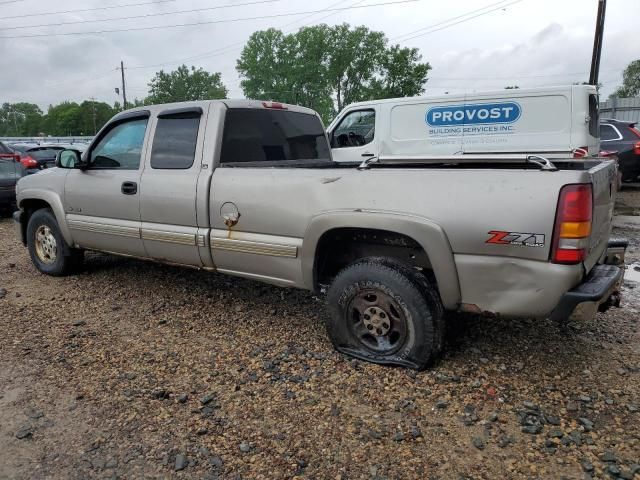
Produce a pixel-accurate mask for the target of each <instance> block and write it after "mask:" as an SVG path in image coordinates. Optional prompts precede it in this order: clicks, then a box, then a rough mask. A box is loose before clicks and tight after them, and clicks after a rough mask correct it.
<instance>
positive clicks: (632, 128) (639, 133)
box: [629, 127, 640, 137]
mask: <svg viewBox="0 0 640 480" xmlns="http://www.w3.org/2000/svg"><path fill="white" fill-rule="evenodd" d="M629 130H631V133H633V134H634V135H635V136H636V137H640V130H638V129H637V128H636V127H629Z"/></svg>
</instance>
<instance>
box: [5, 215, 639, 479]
mask: <svg viewBox="0 0 640 480" xmlns="http://www.w3.org/2000/svg"><path fill="white" fill-rule="evenodd" d="M621 233H623V234H625V235H631V236H633V238H634V239H635V240H634V243H633V244H632V248H631V251H630V258H631V259H634V260H636V261H637V260H638V259H640V245H638V240H637V238H638V237H640V236H639V235H638V232H632V231H627V232H621ZM9 264H15V265H14V266H13V267H9ZM632 287H633V288H632ZM0 288H2V289H5V290H6V295H5V296H4V298H2V299H0V331H2V332H3V339H4V344H3V348H1V349H0V478H18V479H22V478H24V479H27V478H142V477H145V478H173V477H175V478H197V479H201V478H221V479H232V478H245V479H276V478H278V479H279V478H314V479H315V478H317V479H325V478H329V479H345V480H346V479H360V478H362V479H370V478H378V479H396V478H403V479H405V478H406V479H436V478H442V479H444V478H446V479H449V478H453V479H456V478H471V477H473V478H476V479H481V478H482V479H484V478H486V479H494V478H563V477H564V478H569V479H573V478H575V479H582V478H584V476H585V474H586V475H592V476H593V477H594V478H605V477H606V475H609V478H613V477H611V475H617V476H618V478H632V476H633V475H634V474H635V475H636V477H637V478H640V477H638V474H637V473H634V472H635V471H634V468H640V467H637V464H640V414H639V413H638V411H637V407H636V406H637V405H639V404H640V348H639V345H640V329H639V328H640V327H639V326H638V318H639V313H638V312H639V310H640V300H639V299H638V295H637V294H635V292H640V285H639V286H638V288H635V286H632V285H628V286H627V291H626V292H625V294H627V297H626V298H627V300H626V302H627V303H626V305H625V308H624V309H620V310H612V311H610V312H607V313H605V314H599V315H598V316H597V318H596V319H594V320H593V321H591V322H587V323H582V324H571V325H569V328H567V329H561V328H560V327H559V326H558V325H556V324H554V323H552V322H548V321H531V320H505V319H488V318H478V317H468V316H452V317H451V318H449V319H448V325H449V331H448V334H447V352H448V353H447V354H446V355H445V356H444V357H443V358H442V360H441V361H440V362H439V363H438V364H437V365H435V366H434V368H432V369H431V370H428V371H425V372H419V373H416V372H410V371H405V370H402V369H398V368H385V367H380V366H377V365H370V364H366V363H363V362H359V361H354V360H349V359H347V358H345V357H343V356H341V355H339V354H337V353H335V352H334V351H333V350H332V348H331V345H330V344H329V342H328V340H327V337H326V334H325V331H324V325H323V320H324V310H323V306H322V303H321V302H319V301H318V300H317V299H315V298H314V297H313V296H312V295H311V294H308V293H306V292H299V291H293V290H286V289H279V288H275V287H270V286H265V285H261V284H258V283H254V282H251V281H246V280H240V279H234V278H230V277H225V276H222V275H213V274H207V273H203V272H195V271H191V270H181V269H178V268H172V267H165V266H159V265H155V264H147V263H143V262H138V261H133V260H128V259H122V258H116V257H112V256H106V255H98V254H92V255H89V257H88V260H87V265H86V270H85V271H84V272H83V273H81V274H79V275H76V276H72V277H67V278H50V277H46V276H43V275H40V274H38V273H37V272H36V271H35V269H34V268H33V267H32V266H31V263H30V261H29V258H28V255H27V252H26V250H25V249H24V248H22V247H21V246H20V245H19V244H18V243H17V242H16V241H15V239H14V236H13V228H12V225H11V224H10V222H9V221H8V220H2V221H0ZM16 293H20V294H21V296H19V297H18V296H16V295H15V294H16ZM81 322H84V323H81ZM622 369H624V372H625V373H624V375H622V374H620V373H619V371H622ZM630 407H631V408H630ZM634 408H635V409H634ZM40 414H42V415H40ZM25 427H28V432H29V433H28V434H26V431H24V432H23V433H20V436H21V437H22V438H21V439H19V438H17V437H18V435H17V433H18V432H21V431H22V429H23V428H25ZM523 430H524V431H523ZM612 467H613V468H612ZM615 471H618V472H619V473H614V472H615ZM638 471H640V470H638Z"/></svg>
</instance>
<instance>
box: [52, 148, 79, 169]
mask: <svg viewBox="0 0 640 480" xmlns="http://www.w3.org/2000/svg"><path fill="white" fill-rule="evenodd" d="M81 165H82V159H81V158H80V152H79V151H78V150H60V151H59V152H58V154H57V155H56V167H60V168H79V167H80V166H81Z"/></svg>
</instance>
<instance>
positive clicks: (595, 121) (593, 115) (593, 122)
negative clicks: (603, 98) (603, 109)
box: [589, 94, 600, 138]
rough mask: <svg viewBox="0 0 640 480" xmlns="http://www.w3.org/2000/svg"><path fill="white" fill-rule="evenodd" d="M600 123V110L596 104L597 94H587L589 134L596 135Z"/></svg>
mask: <svg viewBox="0 0 640 480" xmlns="http://www.w3.org/2000/svg"><path fill="white" fill-rule="evenodd" d="M599 124H600V110H599V106H598V96H597V95H593V94H591V95H589V135H591V136H592V137H596V138H597V137H598V133H599V132H598V125H599Z"/></svg>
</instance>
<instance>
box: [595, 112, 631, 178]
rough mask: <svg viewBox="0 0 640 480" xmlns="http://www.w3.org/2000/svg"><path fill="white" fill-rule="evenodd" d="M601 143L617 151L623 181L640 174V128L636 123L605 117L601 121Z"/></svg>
mask: <svg viewBox="0 0 640 480" xmlns="http://www.w3.org/2000/svg"><path fill="white" fill-rule="evenodd" d="M600 145H601V148H602V149H603V150H607V151H613V152H616V155H617V157H618V164H619V165H620V167H619V168H620V172H621V174H622V181H623V182H633V181H635V180H637V179H638V176H639V175H640V130H638V129H637V128H636V123H634V122H626V121H623V120H613V119H606V120H605V119H603V120H601V122H600Z"/></svg>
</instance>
